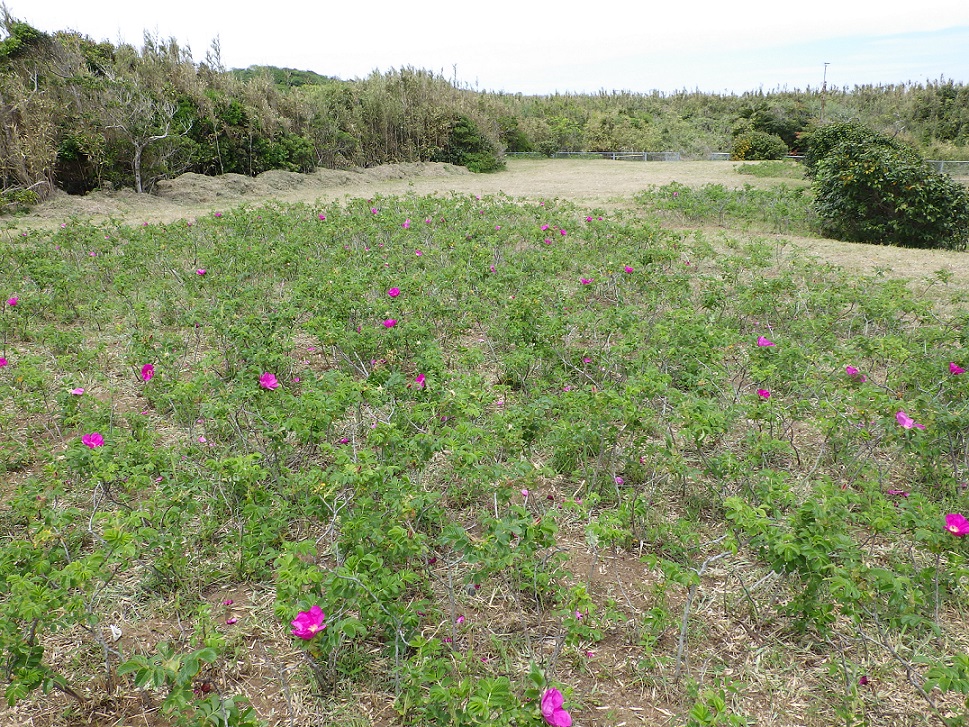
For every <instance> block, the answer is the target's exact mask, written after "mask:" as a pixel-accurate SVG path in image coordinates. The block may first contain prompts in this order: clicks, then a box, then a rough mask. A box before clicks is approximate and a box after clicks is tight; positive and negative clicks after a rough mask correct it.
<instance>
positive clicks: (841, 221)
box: [811, 124, 969, 250]
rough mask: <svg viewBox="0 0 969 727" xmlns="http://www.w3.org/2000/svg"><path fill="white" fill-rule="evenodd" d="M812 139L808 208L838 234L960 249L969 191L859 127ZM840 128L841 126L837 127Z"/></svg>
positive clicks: (968, 234) (967, 234)
mask: <svg viewBox="0 0 969 727" xmlns="http://www.w3.org/2000/svg"><path fill="white" fill-rule="evenodd" d="M833 127H834V128H832V129H830V130H828V129H826V128H822V129H819V130H818V131H817V132H815V134H814V135H813V137H812V142H811V149H812V157H813V158H812V168H813V172H814V177H815V179H814V193H815V201H814V207H815V210H816V212H817V215H818V219H819V221H820V225H821V230H822V232H824V233H825V234H827V235H830V236H831V237H834V238H835V239H839V240H847V241H851V242H871V243H879V244H886V245H903V246H907V247H921V248H943V249H949V250H961V249H964V248H965V246H966V242H967V239H969V192H967V191H966V189H965V188H964V187H963V186H961V185H960V184H958V183H956V182H954V181H953V180H952V178H951V177H949V176H948V175H944V174H939V173H937V172H935V171H933V170H931V169H929V168H928V167H927V166H926V164H925V162H924V160H923V159H922V157H921V156H919V155H918V154H917V153H916V152H915V151H912V150H910V149H907V148H905V147H903V146H901V145H900V144H898V143H897V142H895V141H893V140H891V139H888V138H886V137H884V136H881V135H878V134H875V132H872V131H870V130H865V129H864V128H863V127H862V128H859V127H858V126H857V125H854V124H849V125H833ZM839 127H844V128H839Z"/></svg>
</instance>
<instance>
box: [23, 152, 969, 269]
mask: <svg viewBox="0 0 969 727" xmlns="http://www.w3.org/2000/svg"><path fill="white" fill-rule="evenodd" d="M739 164H740V163H739V162H706V161H701V162H645V163H644V162H618V161H609V160H599V159H592V160H571V159H511V160H509V161H508V169H507V170H506V171H504V172H500V173H497V174H472V173H470V172H469V171H468V170H467V169H465V168H463V167H456V166H452V165H450V164H436V163H411V164H391V165H385V166H381V167H374V168H371V169H353V170H349V171H340V170H331V169H323V170H319V171H317V172H315V173H313V174H295V173H292V172H283V171H271V172H266V173H264V174H261V175H259V176H258V177H255V178H251V177H245V176H242V175H238V174H227V175H224V176H222V177H204V176H201V175H198V174H184V175H182V176H180V177H178V178H176V179H172V180H164V181H161V182H159V183H158V185H157V186H156V190H155V193H154V194H142V195H139V194H135V193H134V192H132V191H128V190H118V191H107V192H93V193H91V194H88V195H85V196H83V197H72V196H69V195H66V194H63V193H61V194H57V195H56V196H55V197H54V198H52V199H51V200H48V201H47V202H45V203H44V204H42V205H39V206H38V207H37V208H35V210H34V211H33V212H32V214H30V215H27V216H25V217H20V218H17V219H16V220H14V221H13V222H12V224H13V225H14V226H16V227H45V226H53V225H54V224H58V223H60V222H61V221H63V220H65V219H68V218H70V217H84V218H88V217H89V218H93V219H109V218H114V219H123V220H126V221H128V222H132V223H140V222H170V221H172V220H176V219H184V218H193V217H197V216H200V215H204V214H208V213H211V212H213V211H216V210H221V209H226V208H229V207H236V206H239V205H253V204H258V203H261V202H264V201H266V200H269V199H276V200H280V201H283V202H305V203H309V204H314V203H320V204H325V203H327V202H333V201H338V200H341V199H345V198H351V199H352V198H368V199H369V198H371V197H375V196H378V195H379V196H387V195H402V194H417V195H427V194H447V193H452V192H453V193H457V194H476V195H481V196H485V195H493V194H505V195H508V196H510V197H521V198H527V199H552V198H561V199H568V200H570V201H572V202H574V203H575V204H578V205H580V206H588V207H597V208H598V207H601V208H604V209H610V208H613V209H614V208H617V207H631V206H632V205H633V204H634V202H633V195H634V194H635V193H636V192H639V191H640V190H643V189H646V188H648V187H650V186H662V185H664V184H669V183H670V182H680V183H681V184H687V185H690V186H700V185H703V184H723V185H726V186H728V187H742V186H743V185H744V184H750V185H752V186H755V187H770V186H776V185H777V184H778V183H779V180H775V179H764V178H759V177H753V176H750V175H740V174H737V172H736V167H737V166H738V165H739ZM782 181H783V182H784V183H786V184H788V185H791V184H795V185H796V184H805V183H804V182H798V181H796V180H793V181H792V180H790V179H787V180H782ZM778 237H783V239H784V240H785V241H786V242H787V243H788V244H789V245H790V246H791V247H793V248H795V249H797V250H799V251H802V252H805V253H807V254H809V255H813V256H816V257H818V258H820V259H822V260H825V261H827V262H830V263H832V264H834V265H839V266H842V267H845V268H849V269H853V270H857V271H859V272H863V273H880V274H884V275H887V276H891V277H904V278H911V279H914V280H921V279H928V278H930V277H932V275H933V274H934V273H935V272H936V271H938V270H947V271H949V272H950V273H951V274H952V284H953V285H955V286H958V287H966V288H969V256H967V255H966V254H965V253H960V252H947V251H941V250H910V249H905V248H897V247H882V246H873V245H861V244H852V243H845V242H838V241H834V240H825V239H821V238H812V237H795V236H790V235H784V236H778Z"/></svg>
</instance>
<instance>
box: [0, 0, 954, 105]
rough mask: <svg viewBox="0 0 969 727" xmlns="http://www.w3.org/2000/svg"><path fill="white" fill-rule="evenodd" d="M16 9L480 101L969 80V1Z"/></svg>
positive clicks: (433, 1)
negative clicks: (429, 74)
mask: <svg viewBox="0 0 969 727" xmlns="http://www.w3.org/2000/svg"><path fill="white" fill-rule="evenodd" d="M260 5H261V6H262V8H263V9H262V10H248V9H247V7H259V6H257V5H256V4H255V3H252V4H251V5H250V4H248V3H245V2H240V1H239V0H235V1H234V2H225V0H202V1H200V0H160V1H159V2H145V1H144V0H86V1H81V0H6V6H7V8H8V10H9V11H10V13H11V14H12V15H13V16H14V17H15V18H18V19H20V20H25V21H26V22H28V23H30V24H31V25H33V26H35V27H37V28H39V29H41V30H45V31H54V30H67V29H70V30H76V31H78V32H80V33H82V34H84V35H87V36H90V37H91V38H93V39H94V40H109V41H112V42H114V43H118V42H119V41H120V40H123V41H126V42H129V43H132V44H134V45H138V46H140V45H141V40H142V37H143V35H144V32H145V31H148V32H150V33H152V34H153V35H158V36H161V37H162V38H169V37H173V38H175V39H176V40H178V41H179V44H180V45H183V46H189V47H190V48H191V50H192V54H193V56H194V58H195V60H196V61H201V60H204V58H205V53H206V51H207V50H208V48H209V46H210V44H211V42H212V40H213V39H214V38H216V37H218V38H219V40H220V43H221V48H222V62H223V64H224V65H225V66H226V67H227V68H245V67H247V66H250V65H274V66H281V67H289V68H299V69H304V70H313V71H316V72H317V73H321V74H323V75H327V76H336V77H338V78H344V79H352V78H360V77H364V76H367V75H369V74H370V72H372V71H373V70H375V69H376V70H381V71H386V70H389V69H391V68H400V67H403V66H413V67H416V68H425V69H429V70H432V71H435V72H439V73H443V74H444V75H445V76H447V77H448V78H454V77H456V79H457V80H458V81H459V82H460V83H462V84H465V85H469V86H471V87H474V88H478V89H480V90H492V91H505V92H509V93H517V92H521V93H525V94H546V93H553V92H556V91H559V92H566V91H573V92H580V93H581V92H596V91H599V90H601V89H604V90H606V91H612V90H627V91H634V92H648V91H651V90H654V89H656V90H660V91H665V92H671V91H676V90H681V89H688V90H694V89H699V90H701V91H716V92H722V91H727V92H734V93H742V92H744V91H753V90H757V89H760V88H762V89H764V90H765V91H767V90H772V89H776V88H785V87H786V88H788V89H794V88H801V89H804V88H807V87H811V88H818V87H820V85H821V81H822V77H823V73H824V64H825V63H830V65H829V66H828V71H827V74H828V76H827V78H828V84H829V85H834V86H849V87H850V86H854V85H856V84H866V83H872V84H879V83H881V84H888V83H901V82H906V81H914V82H924V81H926V80H928V79H932V80H934V79H938V78H939V77H941V76H944V77H945V78H951V79H953V80H956V81H962V82H969V1H967V0H922V1H921V2H901V0H880V1H879V2H875V1H874V0H862V1H859V0H813V2H808V3H795V2H787V3H784V2H776V0H734V1H733V2H725V1H724V0H715V1H708V2H695V1H692V0H681V1H680V2H669V1H667V2H656V0H653V1H652V2H648V1H644V0H599V1H598V2H583V3H581V4H580V3H574V2H572V0H557V1H556V2H551V1H550V0H489V1H488V2H465V3H461V2H454V1H453V0H423V1H421V0H418V1H417V2H410V3H408V2H404V1H402V0H393V1H392V2H390V1H388V0H369V2H341V3H337V2H333V0H319V1H318V2H303V3H298V2H291V1H287V0H277V1H276V2H272V3H261V4H260Z"/></svg>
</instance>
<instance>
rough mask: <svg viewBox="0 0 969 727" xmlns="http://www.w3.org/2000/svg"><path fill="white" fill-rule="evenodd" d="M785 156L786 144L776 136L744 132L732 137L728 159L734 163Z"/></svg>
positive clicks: (765, 133)
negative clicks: (731, 146) (731, 147)
mask: <svg viewBox="0 0 969 727" xmlns="http://www.w3.org/2000/svg"><path fill="white" fill-rule="evenodd" d="M786 154H787V144H785V143H784V140H783V139H782V138H781V137H779V136H777V135H776V134H768V133H767V132H765V131H745V132H743V133H741V134H738V135H737V136H735V137H734V140H733V149H731V151H730V158H731V159H733V160H735V161H743V160H755V159H780V158H782V157H783V156H785V155H786Z"/></svg>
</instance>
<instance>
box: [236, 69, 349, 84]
mask: <svg viewBox="0 0 969 727" xmlns="http://www.w3.org/2000/svg"><path fill="white" fill-rule="evenodd" d="M229 73H230V74H232V75H233V76H235V77H236V78H238V79H239V80H240V81H248V80H250V79H252V78H256V77H258V76H262V75H267V74H268V75H269V77H270V78H272V80H273V83H275V84H276V85H277V86H285V87H287V88H299V87H300V86H323V85H326V84H328V83H334V82H335V81H338V80H339V79H338V78H334V77H332V76H321V75H320V74H319V73H316V72H315V71H301V70H299V69H297V68H279V67H277V66H249V67H248V68H233V69H232V70H231V71H229Z"/></svg>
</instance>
